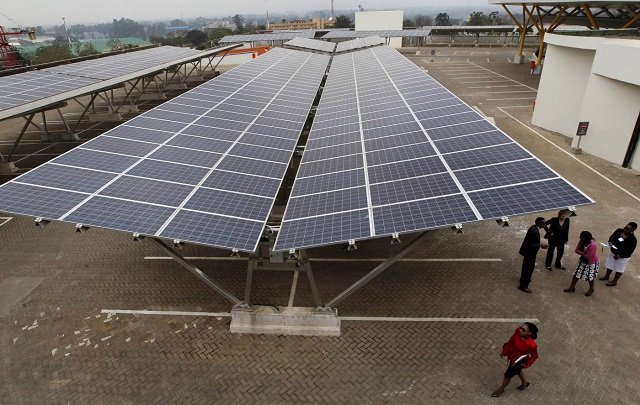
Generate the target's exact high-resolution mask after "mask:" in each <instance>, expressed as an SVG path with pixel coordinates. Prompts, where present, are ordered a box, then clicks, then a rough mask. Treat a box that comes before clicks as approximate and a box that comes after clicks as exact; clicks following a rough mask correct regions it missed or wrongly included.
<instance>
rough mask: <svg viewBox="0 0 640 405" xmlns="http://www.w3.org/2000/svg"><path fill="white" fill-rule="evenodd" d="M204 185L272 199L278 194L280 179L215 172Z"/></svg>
mask: <svg viewBox="0 0 640 405" xmlns="http://www.w3.org/2000/svg"><path fill="white" fill-rule="evenodd" d="M202 185H203V187H212V188H216V189H219V190H229V191H237V192H239V193H247V194H255V195H260V196H263V197H271V196H273V195H275V194H276V193H277V192H278V188H279V187H280V179H273V178H268V177H260V176H253V175H249V174H244V173H233V172H225V171H221V170H214V171H213V172H212V173H211V175H209V176H208V177H207V179H206V180H205V181H204V183H203V184H202Z"/></svg>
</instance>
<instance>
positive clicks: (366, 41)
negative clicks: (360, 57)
mask: <svg viewBox="0 0 640 405" xmlns="http://www.w3.org/2000/svg"><path fill="white" fill-rule="evenodd" d="M376 45H384V39H382V38H380V37H379V36H377V35H374V36H372V37H366V38H356V39H352V40H350V41H344V42H340V43H338V44H337V46H336V52H346V51H352V50H356V49H361V48H368V47H370V46H376Z"/></svg>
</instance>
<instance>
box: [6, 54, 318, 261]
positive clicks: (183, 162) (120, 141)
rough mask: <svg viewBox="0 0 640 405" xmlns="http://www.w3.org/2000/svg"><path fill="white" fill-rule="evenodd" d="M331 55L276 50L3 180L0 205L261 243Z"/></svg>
mask: <svg viewBox="0 0 640 405" xmlns="http://www.w3.org/2000/svg"><path fill="white" fill-rule="evenodd" d="M328 62H329V56H326V55H321V54H315V53H308V52H300V51H295V50H286V49H282V48H280V49H274V50H271V51H269V52H268V53H266V54H265V55H263V56H261V57H260V58H258V59H255V60H253V61H250V62H247V63H245V64H243V65H241V66H239V67H237V68H235V69H233V70H231V71H229V72H227V73H225V74H223V75H221V76H219V77H218V78H216V79H213V80H211V81H209V82H207V83H205V84H202V85H200V86H198V87H196V88H194V89H192V90H190V91H188V92H186V93H184V94H182V95H180V96H178V97H176V98H174V99H173V100H171V101H169V102H166V103H164V104H162V105H160V106H158V107H156V108H154V109H152V110H150V111H148V112H146V113H144V114H142V115H140V116H138V117H136V118H134V119H132V120H130V121H128V122H127V123H125V124H123V125H120V126H118V127H116V128H114V129H112V130H110V131H108V132H106V133H104V134H103V135H100V136H98V137H96V138H94V139H93V140H91V141H88V142H86V143H84V144H82V145H81V146H79V147H77V148H76V149H73V150H71V151H70V152H67V153H65V154H64V155H61V156H59V157H57V158H55V159H53V160H51V161H49V162H47V163H45V164H43V165H41V166H39V167H37V168H35V169H33V170H31V171H30V172H28V173H26V174H24V175H22V176H19V177H17V178H15V179H13V180H12V181H10V182H8V183H6V184H4V185H2V186H0V211H6V212H12V213H15V214H22V215H29V216H34V217H43V218H47V219H53V220H60V221H66V222H72V223H76V224H82V225H84V226H97V227H102V228H107V229H115V230H120V231H128V232H133V233H140V234H143V235H152V236H157V237H163V238H168V239H179V240H181V241H185V242H194V243H198V244H203V245H210V246H218V247H223V248H229V249H237V250H240V251H248V252H252V251H254V250H255V249H256V247H257V244H258V241H259V239H260V236H261V234H262V231H263V228H264V226H265V223H266V220H267V218H268V215H269V212H270V210H271V207H272V205H273V202H274V199H275V196H276V193H277V191H278V188H279V187H280V183H281V181H282V179H283V177H284V174H285V171H286V169H287V166H288V164H289V160H290V159H291V156H292V154H293V151H294V149H295V146H296V143H297V140H298V137H299V135H300V133H301V130H302V127H303V125H304V123H305V121H306V119H307V116H308V114H309V111H310V108H311V105H312V102H313V100H314V98H315V96H316V94H317V91H318V88H319V86H320V82H321V80H322V78H323V76H324V73H325V71H326V68H327V65H328Z"/></svg>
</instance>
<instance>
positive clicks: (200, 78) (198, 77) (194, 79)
mask: <svg viewBox="0 0 640 405" xmlns="http://www.w3.org/2000/svg"><path fill="white" fill-rule="evenodd" d="M186 81H187V82H204V77H203V76H202V75H191V76H189V77H187V78H186Z"/></svg>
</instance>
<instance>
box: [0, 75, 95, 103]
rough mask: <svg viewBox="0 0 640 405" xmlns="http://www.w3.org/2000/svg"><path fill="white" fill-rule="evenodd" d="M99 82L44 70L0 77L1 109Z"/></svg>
mask: <svg viewBox="0 0 640 405" xmlns="http://www.w3.org/2000/svg"><path fill="white" fill-rule="evenodd" d="M97 82H99V80H97V79H91V78H86V77H77V76H69V75H58V74H55V73H52V72H43V71H33V72H25V73H18V74H15V75H10V76H4V77H0V111H1V110H5V109H7V108H11V107H15V106H19V105H22V104H26V103H30V102H32V101H35V100H40V99H42V98H46V97H51V96H53V95H55V94H60V93H64V92H67V91H70V90H74V89H77V88H80V87H84V86H87V85H89V84H93V83H97Z"/></svg>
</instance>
